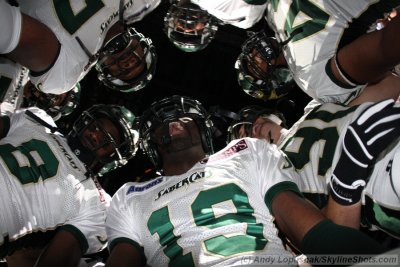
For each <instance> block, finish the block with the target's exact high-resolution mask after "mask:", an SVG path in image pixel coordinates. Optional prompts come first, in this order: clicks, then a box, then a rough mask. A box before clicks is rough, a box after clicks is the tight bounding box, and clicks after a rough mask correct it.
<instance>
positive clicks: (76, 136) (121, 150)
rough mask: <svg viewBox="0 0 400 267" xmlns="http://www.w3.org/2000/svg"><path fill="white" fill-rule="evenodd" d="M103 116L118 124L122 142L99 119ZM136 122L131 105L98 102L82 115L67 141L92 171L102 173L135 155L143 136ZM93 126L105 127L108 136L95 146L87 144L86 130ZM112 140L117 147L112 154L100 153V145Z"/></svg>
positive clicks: (97, 128)
mask: <svg viewBox="0 0 400 267" xmlns="http://www.w3.org/2000/svg"><path fill="white" fill-rule="evenodd" d="M103 118H106V119H108V120H110V121H111V122H112V123H113V124H114V125H115V126H116V128H117V129H118V131H119V134H120V136H119V137H120V138H119V139H120V142H117V141H116V140H115V138H114V137H113V136H112V135H111V133H110V132H109V130H108V129H107V127H104V126H102V124H101V123H99V120H100V119H103ZM135 126H136V116H135V115H134V114H133V113H132V112H131V111H129V110H128V109H127V108H125V107H123V106H118V105H104V104H98V105H94V106H92V107H91V108H89V109H87V110H85V111H84V112H83V113H82V114H81V115H80V116H79V117H78V119H77V120H76V121H75V123H74V124H73V127H72V130H71V131H70V133H69V134H68V135H67V141H68V144H69V146H70V147H71V149H72V151H73V152H74V154H75V155H76V156H77V157H78V158H79V159H80V160H81V161H82V162H83V163H85V165H86V166H87V168H88V171H89V173H91V174H92V175H98V176H102V175H104V174H105V173H107V172H109V171H111V170H113V169H115V168H118V167H120V166H123V165H125V164H126V163H127V162H128V160H129V159H130V158H132V157H133V156H134V155H135V153H136V151H137V148H138V146H137V142H138V139H139V135H138V131H137V130H136V129H135ZM89 127H95V128H96V131H101V132H102V133H103V136H104V137H105V138H104V140H103V142H102V143H101V144H100V145H97V146H96V147H94V148H91V149H89V148H88V147H87V146H85V145H83V144H84V143H85V140H84V139H85V137H84V132H85V130H86V129H90V128H89ZM86 141H87V140H86ZM86 143H87V142H86ZM110 144H111V145H112V147H113V152H112V153H111V154H109V155H107V156H104V157H99V156H97V155H96V151H97V150H98V149H100V148H103V147H105V146H108V145H110Z"/></svg>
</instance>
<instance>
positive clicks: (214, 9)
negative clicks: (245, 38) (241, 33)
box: [191, 0, 267, 29]
mask: <svg viewBox="0 0 400 267" xmlns="http://www.w3.org/2000/svg"><path fill="white" fill-rule="evenodd" d="M191 2H192V3H193V4H196V5H198V6H200V7H201V8H202V9H204V10H207V12H208V13H210V14H211V15H213V16H214V17H216V18H218V19H220V20H222V21H223V22H224V23H226V24H231V25H233V26H236V27H239V28H242V29H248V28H250V27H251V26H253V25H254V24H256V23H257V22H258V21H259V20H260V19H262V17H263V15H264V12H265V8H266V6H267V4H266V3H265V4H262V5H251V4H248V3H246V2H245V1H243V0H212V1H210V0H191Z"/></svg>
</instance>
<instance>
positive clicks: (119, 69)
mask: <svg viewBox="0 0 400 267" xmlns="http://www.w3.org/2000/svg"><path fill="white" fill-rule="evenodd" d="M144 57H145V55H144V51H143V48H142V46H141V45H140V43H139V41H138V40H136V39H133V40H132V41H131V43H130V44H129V45H128V47H127V48H125V49H124V50H123V51H121V52H119V53H116V54H114V55H111V56H109V57H108V58H107V59H106V60H105V61H104V64H105V65H106V66H107V68H108V71H109V73H110V74H111V75H112V76H113V77H115V78H118V79H120V80H122V81H129V80H132V79H134V78H136V77H137V76H139V74H140V73H141V72H142V71H143V70H144V68H145V66H146V60H145V58H144Z"/></svg>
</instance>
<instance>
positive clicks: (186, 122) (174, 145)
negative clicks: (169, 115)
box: [153, 117, 201, 152]
mask: <svg viewBox="0 0 400 267" xmlns="http://www.w3.org/2000/svg"><path fill="white" fill-rule="evenodd" d="M166 134H168V136H166ZM153 137H154V138H155V139H156V140H157V144H158V146H159V149H160V150H165V151H170V152H174V151H182V150H185V149H188V148H191V147H193V145H194V144H198V143H199V141H200V140H201V139H200V133H199V129H198V127H197V125H196V123H195V122H194V121H193V119H192V118H189V117H182V118H179V119H177V120H174V121H172V122H169V123H166V124H163V125H161V126H159V127H157V128H156V129H155V130H154V133H153ZM165 138H170V140H171V141H170V142H169V143H165V142H163V140H165Z"/></svg>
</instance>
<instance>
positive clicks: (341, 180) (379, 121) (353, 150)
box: [330, 100, 400, 205]
mask: <svg viewBox="0 0 400 267" xmlns="http://www.w3.org/2000/svg"><path fill="white" fill-rule="evenodd" d="M393 105H394V101H393V100H385V101H382V102H378V103H376V104H374V105H372V106H370V107H368V108H367V109H366V110H364V111H363V113H361V114H360V116H359V117H358V118H357V119H356V120H355V121H354V122H352V123H351V124H350V125H349V127H348V129H347V131H346V134H345V137H344V140H343V149H342V152H341V155H340V158H339V161H338V163H337V165H336V167H335V170H334V171H333V175H332V177H331V181H330V187H331V196H332V197H333V198H334V199H335V200H336V202H338V203H340V204H343V205H351V204H354V203H356V202H358V201H359V200H360V199H361V192H362V189H363V188H364V187H365V184H366V180H367V178H368V176H369V173H370V169H371V168H372V167H373V165H374V163H375V160H376V158H377V157H378V156H379V154H380V153H382V152H383V151H385V150H386V149H387V148H388V147H389V145H390V144H392V143H393V142H394V141H395V140H396V139H397V138H398V137H399V134H400V107H395V106H393Z"/></svg>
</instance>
